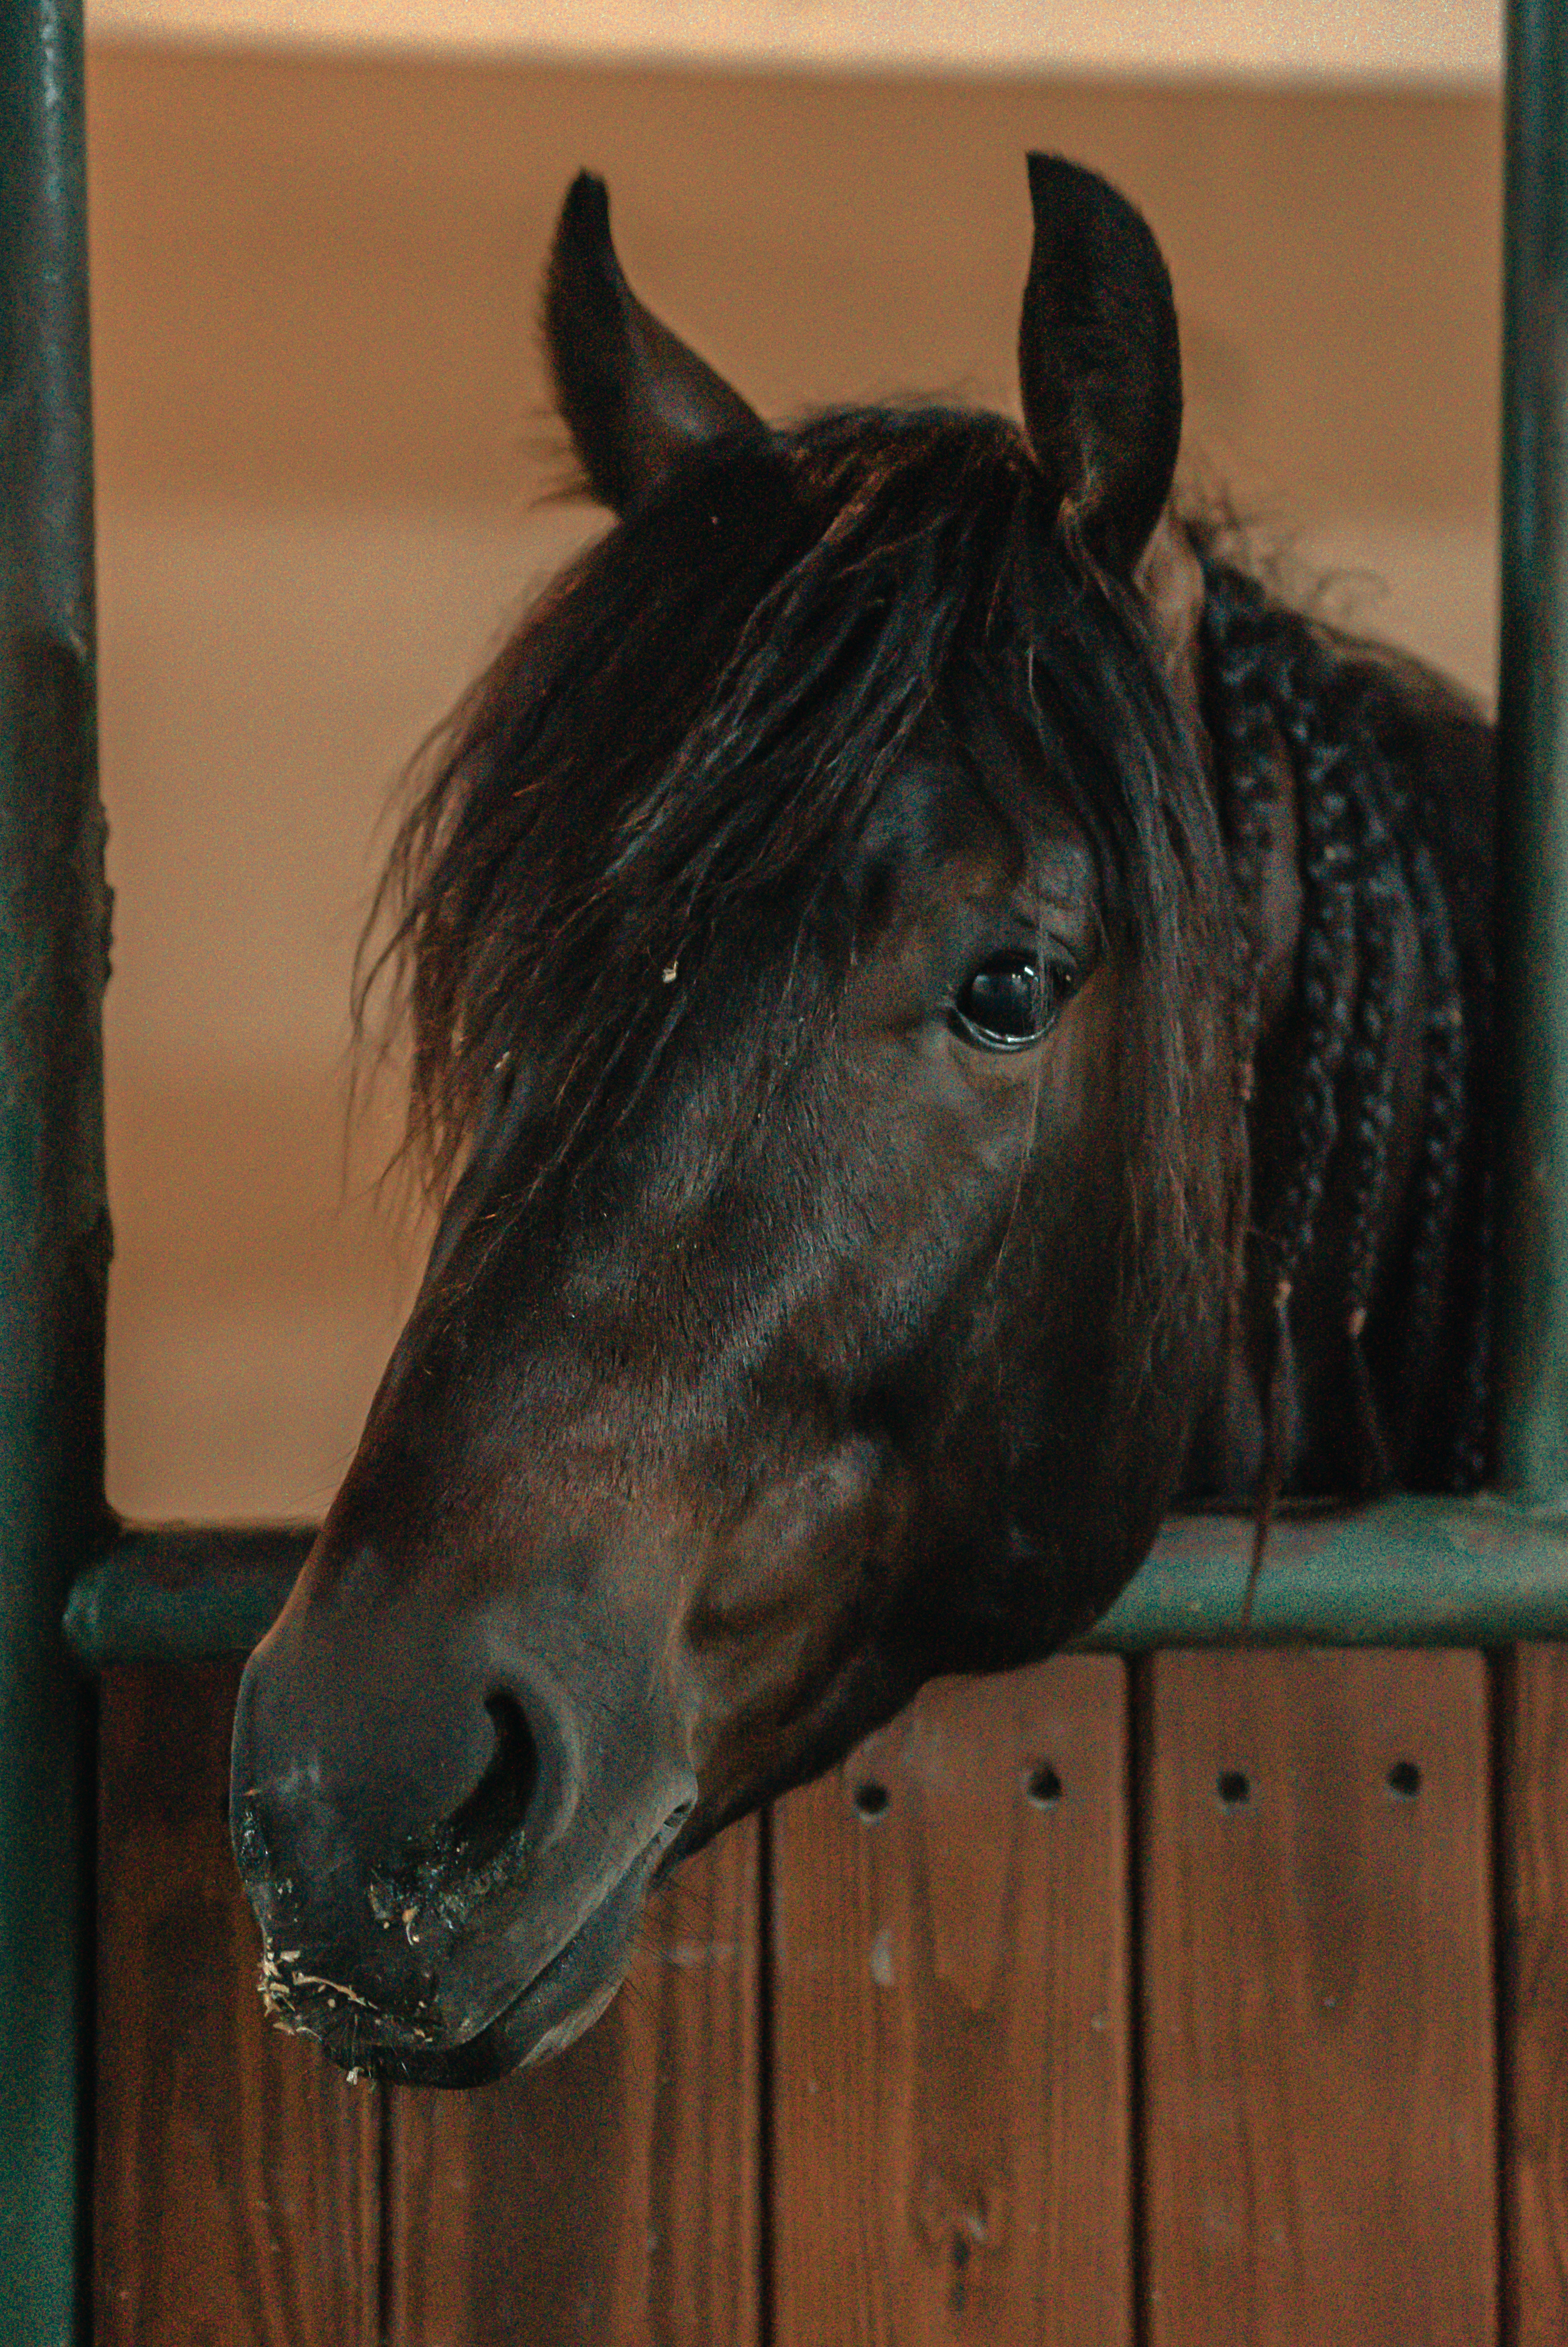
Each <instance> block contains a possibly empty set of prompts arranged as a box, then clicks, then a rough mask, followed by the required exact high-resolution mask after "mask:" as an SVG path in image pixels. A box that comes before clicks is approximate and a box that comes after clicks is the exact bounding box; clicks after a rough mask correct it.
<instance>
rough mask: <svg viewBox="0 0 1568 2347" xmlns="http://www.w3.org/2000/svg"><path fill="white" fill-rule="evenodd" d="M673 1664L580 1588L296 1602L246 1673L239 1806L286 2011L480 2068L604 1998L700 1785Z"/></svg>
mask: <svg viewBox="0 0 1568 2347" xmlns="http://www.w3.org/2000/svg"><path fill="white" fill-rule="evenodd" d="M302 1586H303V1584H302ZM547 1654H548V1663H547V1662H546V1660H545V1659H544V1657H545V1655H547ZM657 1676H658V1675H657V1673H656V1671H655V1670H654V1669H653V1668H652V1667H651V1655H650V1653H649V1652H648V1650H647V1646H646V1645H645V1644H644V1642H643V1641H641V1640H638V1639H631V1638H629V1637H628V1636H627V1635H626V1633H625V1625H624V1624H622V1625H620V1633H619V1635H615V1634H614V1633H613V1632H612V1628H611V1625H610V1624H607V1623H603V1622H599V1623H595V1622H593V1621H592V1619H591V1617H590V1616H589V1614H588V1612H587V1609H586V1608H585V1607H584V1605H583V1604H582V1601H581V1600H580V1597H574V1598H573V1599H572V1600H571V1602H570V1603H568V1602H567V1599H566V1594H565V1593H564V1592H559V1591H558V1592H555V1593H542V1594H538V1595H536V1597H535V1599H534V1600H533V1601H532V1602H531V1603H529V1604H525V1605H522V1606H518V1607H509V1608H506V1609H500V1608H495V1609H490V1610H487V1611H486V1612H485V1613H483V1614H477V1615H476V1616H475V1617H474V1618H473V1619H471V1620H470V1621H469V1622H467V1623H466V1624H461V1625H458V1626H457V1627H456V1628H454V1627H453V1626H452V1625H451V1624H439V1625H438V1624H435V1623H434V1622H425V1623H424V1624H421V1623H420V1622H419V1620H418V1618H417V1616H416V1615H415V1614H411V1613H410V1612H409V1611H408V1610H407V1609H406V1608H402V1607H399V1608H393V1609H389V1610H388V1611H386V1612H381V1611H380V1610H379V1609H377V1610H375V1611H374V1612H373V1613H372V1614H370V1615H369V1617H368V1618H362V1619H360V1620H358V1621H357V1622H356V1621H354V1620H353V1618H352V1616H351V1614H350V1613H349V1611H348V1609H347V1608H345V1607H342V1606H334V1607H332V1608H314V1609H313V1607H312V1606H311V1605H310V1604H309V1601H308V1599H306V1600H301V1599H300V1597H299V1596H298V1594H297V1595H296V1598H295V1599H293V1600H291V1603H290V1605H289V1607H288V1608H287V1609H286V1610H285V1612H284V1614H283V1615H282V1617H281V1619H280V1621H279V1622H278V1624H276V1625H275V1626H274V1628H273V1630H272V1632H271V1633H270V1634H269V1635H268V1637H267V1638H266V1639H265V1640H264V1641H263V1642H262V1644H261V1645H260V1646H259V1647H258V1648H257V1650H256V1652H255V1654H254V1655H252V1656H251V1661H250V1663H249V1664H248V1665H247V1666H246V1671H245V1676H244V1678H243V1680H242V1682H241V1691H240V1701H239V1706H238V1708H237V1711H236V1714H235V1726H234V1748H233V1778H232V1799H231V1831H232V1838H233V1843H234V1851H235V1856H236V1858H237V1860H238V1861H239V1866H240V1870H241V1875H242V1876H243V1878H244V1881H245V1886H246V1889H247V1891H248V1892H249V1895H250V1898H251V1905H252V1907H253V1908H254V1910H255V1912H256V1917H257V1921H258V1922H259V1923H260V1925H261V1945H262V1954H261V1992H262V1995H263V1998H264V2000H265V2002H266V2004H267V2005H268V2008H269V2011H270V2012H271V2013H272V2016H273V2018H274V2019H275V2020H276V2021H277V2022H278V2024H279V2025H280V2026H282V2027H283V2028H285V2029H292V2030H297V2031H301V2032H303V2033H306V2034H311V2035H313V2036H315V2037H317V2038H319V2039H320V2041H321V2043H322V2045H323V2050H324V2051H325V2052H326V2053H327V2054H328V2055H330V2056H331V2058H332V2059H333V2061H335V2062H337V2063H339V2064H340V2065H343V2067H344V2068H346V2069H349V2070H351V2071H354V2070H362V2071H365V2072H368V2073H370V2074H371V2075H376V2076H380V2077H385V2078H396V2079H404V2080H407V2081H409V2082H411V2083H414V2084H421V2085H435V2086H443V2085H451V2086H474V2085H479V2084H482V2083H484V2082H485V2081H486V2080H487V2079H489V2078H493V2077H497V2076H499V2075H502V2074H503V2073H504V2072H505V2071H507V2070H509V2069H512V2068H514V2067H516V2066H517V2065H519V2064H521V2063H527V2062H529V2061H536V2060H538V2059H540V2058H542V2057H543V2056H544V2055H546V2054H548V2053H553V2052H556V2051H558V2050H559V2048H560V2047H561V2046H563V2045H567V2044H569V2042H570V2041H571V2039H572V2038H573V2037H575V2036H576V2035H578V2034H579V2033H580V2031H581V2030H583V2029H585V2028H587V2027H588V2026H589V2024H590V2023H591V2022H592V2021H594V2020H595V2019H597V2018H598V2016H599V2014H600V2013H601V2012H602V2011H603V2010H604V2007H605V2006H606V2005H607V2004H609V2002H610V1998H611V1997H612V1996H613V1995H614V1993H615V1991H616V1989H617V1988H618V1987H619V1985H620V1980H621V1977H622V1975H623V1973H624V1970H625V1966H626V1963H627V1961H628V1957H629V1953H630V1945H631V1941H632V1937H633V1934H634V1932H635V1930H636V1926H637V1922H638V1918H639V1916H640V1914H641V1908H642V1903H643V1900H644V1898H645V1896H646V1892H647V1889H648V1885H649V1882H650V1881H651V1877H652V1875H653V1872H654V1870H655V1869H656V1868H657V1866H658V1865H659V1862H660V1860H661V1859H662V1858H663V1856H664V1855H665V1853H666V1851H667V1850H668V1849H669V1848H670V1845H671V1842H672V1841H673V1840H674V1839H675V1837H676V1835H677V1834H678V1833H679V1831H680V1829H681V1827H682V1824H683V1823H684V1822H685V1820H686V1819H687V1817H688V1816H689V1814H690V1812H691V1810H692V1806H693V1804H694V1802H695V1800H696V1796H697V1786H696V1780H695V1777H694V1775H693V1773H692V1767H691V1764H690V1760H689V1758H688V1757H687V1755H686V1751H685V1748H684V1739H683V1737H682V1735H681V1733H680V1732H679V1727H678V1724H677V1721H676V1718H675V1716H674V1707H673V1706H672V1705H664V1706H659V1705H658V1704H657V1703H656V1702H651V1699H650V1688H651V1686H654V1685H656V1682H657Z"/></svg>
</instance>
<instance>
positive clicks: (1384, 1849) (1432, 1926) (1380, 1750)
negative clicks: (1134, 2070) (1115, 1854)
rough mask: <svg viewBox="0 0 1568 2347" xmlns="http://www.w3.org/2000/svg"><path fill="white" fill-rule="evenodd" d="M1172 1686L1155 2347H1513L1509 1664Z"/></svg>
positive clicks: (1154, 2011)
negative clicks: (1504, 1863)
mask: <svg viewBox="0 0 1568 2347" xmlns="http://www.w3.org/2000/svg"><path fill="white" fill-rule="evenodd" d="M1150 1676H1151V1704H1150V1712H1149V1748H1148V1752H1147V1756H1146V1768H1147V1777H1146V1783H1145V1788H1144V1793H1145V1799H1144V1809H1143V1815H1144V1819H1145V1838H1144V1845H1143V1847H1144V1862H1143V1881H1144V1900H1143V1907H1144V1917H1145V1939H1144V1959H1145V1961H1144V1982H1143V2001H1144V2004H1143V2009H1144V2054H1145V2065H1146V2097H1147V2098H1146V2155H1145V2176H1146V2196H1147V2199H1146V2216H1145V2222H1146V2243H1147V2258H1146V2271H1147V2284H1148V2306H1147V2321H1148V2337H1149V2340H1150V2342H1151V2347H1230V2342H1236V2343H1237V2347H1240V2342H1246V2347H1303V2342H1307V2341H1311V2342H1327V2341H1336V2340H1345V2341H1354V2342H1356V2347H1385V2342H1386V2347H1412V2342H1417V2341H1419V2342H1421V2347H1485V2342H1489V2341H1493V2340H1495V2338H1496V2336H1497V2320H1498V2304H1497V2301H1498V2274H1497V2263H1498V2260H1497V2185H1496V2146H1495V2089H1494V2072H1495V2055H1494V2043H1493V2041H1494V2034H1495V2033H1494V2012H1493V1988H1492V1966H1491V1871H1490V1842H1491V1836H1490V1800H1489V1787H1490V1768H1489V1706H1488V1694H1487V1681H1486V1664H1485V1658H1484V1657H1483V1656H1482V1655H1477V1654H1460V1653H1444V1652H1436V1653H1430V1654H1419V1655H1392V1654H1358V1655H1326V1654H1320V1653H1301V1654H1275V1655H1262V1654H1254V1655H1245V1654H1241V1655H1197V1654H1172V1655H1163V1656H1160V1657H1158V1658H1157V1659H1156V1660H1155V1661H1154V1662H1153V1664H1152V1665H1150Z"/></svg>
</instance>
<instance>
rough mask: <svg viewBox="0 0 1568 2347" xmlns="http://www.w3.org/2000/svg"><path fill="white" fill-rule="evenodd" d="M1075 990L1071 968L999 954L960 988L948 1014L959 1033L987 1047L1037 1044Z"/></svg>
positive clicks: (1024, 956) (1012, 1048)
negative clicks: (1041, 963)
mask: <svg viewBox="0 0 1568 2347" xmlns="http://www.w3.org/2000/svg"><path fill="white" fill-rule="evenodd" d="M1071 991H1072V972H1071V970H1070V969H1066V968H1065V967H1064V966H1063V965H1062V964H1061V963H1060V962H1055V963H1052V962H1048V963H1046V964H1045V965H1044V966H1043V967H1042V966H1041V965H1040V963H1039V962H1037V961H1036V960H1035V959H1034V958H1033V957H1032V956H1031V955H1029V954H1000V955H999V956H998V958H997V959H996V960H995V961H988V962H986V963H984V964H983V965H982V967H981V968H980V969H977V970H976V971H975V973H974V975H973V977H972V978H970V979H968V980H967V981H966V982H965V984H964V985H963V986H962V987H961V988H960V989H959V990H958V995H957V996H956V998H955V999H954V1002H953V1008H952V1010H951V1012H950V1014H949V1017H948V1024H949V1026H951V1028H952V1029H953V1031H954V1033H955V1034H958V1035H961V1036H962V1037H963V1038H964V1040H965V1041H966V1042H968V1043H978V1044H979V1047H980V1049H981V1050H982V1051H1024V1050H1026V1049H1027V1048H1028V1046H1029V1045H1030V1043H1038V1042H1039V1040H1040V1037H1041V1036H1042V1035H1043V1034H1045V1033H1046V1031H1047V1030H1048V1029H1049V1028H1050V1025H1051V1024H1052V1022H1053V1020H1055V1018H1056V1015H1057V1013H1058V1011H1059V1010H1061V1006H1062V1004H1063V1003H1064V1002H1065V1001H1066V1000H1067V998H1068V996H1069V995H1070V994H1071Z"/></svg>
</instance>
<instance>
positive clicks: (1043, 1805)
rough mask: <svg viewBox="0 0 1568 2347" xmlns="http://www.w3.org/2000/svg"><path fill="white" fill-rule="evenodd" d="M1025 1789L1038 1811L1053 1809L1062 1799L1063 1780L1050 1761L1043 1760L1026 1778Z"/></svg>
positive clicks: (1024, 1781)
mask: <svg viewBox="0 0 1568 2347" xmlns="http://www.w3.org/2000/svg"><path fill="white" fill-rule="evenodd" d="M1023 1789H1024V1793H1025V1796H1026V1797H1027V1799H1030V1800H1031V1801H1032V1802H1033V1803H1034V1806H1035V1808H1036V1809H1055V1807H1056V1805H1057V1803H1058V1801H1060V1800H1061V1778H1060V1777H1059V1776H1058V1775H1057V1773H1056V1771H1055V1769H1054V1768H1052V1767H1051V1765H1050V1761H1049V1760H1042V1761H1041V1762H1040V1766H1039V1768H1031V1769H1030V1772H1029V1774H1028V1776H1027V1777H1026V1778H1024V1780H1023Z"/></svg>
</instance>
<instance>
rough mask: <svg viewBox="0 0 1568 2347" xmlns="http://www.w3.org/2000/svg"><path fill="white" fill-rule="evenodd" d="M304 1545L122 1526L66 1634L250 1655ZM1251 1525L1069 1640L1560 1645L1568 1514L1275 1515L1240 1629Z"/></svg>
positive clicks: (1165, 1559)
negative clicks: (1566, 1518) (1554, 1641)
mask: <svg viewBox="0 0 1568 2347" xmlns="http://www.w3.org/2000/svg"><path fill="white" fill-rule="evenodd" d="M312 1539H313V1532H312V1529H311V1527H309V1526H308V1525H259V1526H255V1527H243V1528H242V1527H238V1526H236V1527H233V1528H225V1529H219V1530H216V1531H206V1530H203V1529H201V1528H200V1527H188V1526H170V1527H168V1528H166V1529H162V1530H150V1531H145V1532H130V1533H127V1534H125V1535H123V1536H122V1537H121V1538H120V1539H119V1540H118V1541H117V1542H115V1543H114V1544H113V1546H112V1547H111V1548H109V1549H108V1550H107V1551H106V1552H105V1553H104V1554H103V1555H102V1556H100V1557H99V1558H98V1560H97V1563H95V1564H94V1565H93V1566H92V1567H91V1568H90V1570H89V1571H87V1573H83V1575H82V1577H81V1579H80V1580H79V1581H78V1582H77V1585H76V1587H75V1588H74V1589H73V1590H72V1592H71V1597H70V1604H69V1606H68V1607H67V1614H66V1632H67V1638H68V1639H69V1641H70V1645H71V1648H72V1651H73V1652H74V1654H75V1655H76V1656H77V1661H78V1662H79V1663H80V1665H81V1666H82V1668H83V1669H84V1670H88V1671H101V1670H106V1669H108V1668H109V1667H110V1665H113V1664H116V1663H149V1662H167V1663H173V1662H190V1661H195V1660H200V1659H201V1658H204V1657H210V1656H212V1655H242V1654H246V1653H248V1652H249V1650H250V1648H251V1646H253V1645H255V1643H256V1641H257V1639H258V1638H260V1637H261V1635H263V1633H264V1632H265V1631H266V1630H267V1628H268V1626H269V1625H270V1624H271V1623H272V1621H273V1619H274V1618H275V1616H276V1614H277V1613H278V1610H279V1608H280V1607H281V1605H282V1603H283V1600H284V1598H285V1597H286V1596H287V1595H288V1594H289V1589H290V1586H291V1584H292V1581H293V1578H294V1575H295V1573H297V1572H298V1571H299V1568H300V1566H301V1565H302V1563H303V1562H304V1559H305V1556H306V1555H307V1553H308V1552H309V1549H310V1545H311V1542H312ZM1251 1547H1252V1523H1251V1520H1250V1518H1247V1517H1244V1516H1173V1517H1172V1518H1171V1520H1170V1521H1169V1522H1168V1523H1167V1524H1166V1525H1165V1527H1164V1529H1163V1532H1161V1534H1160V1537H1159V1540H1158V1541H1157V1542H1155V1545H1154V1551H1153V1555H1152V1556H1151V1557H1150V1558H1149V1560H1148V1562H1147V1563H1146V1564H1145V1565H1144V1566H1143V1570H1142V1571H1141V1572H1140V1573H1139V1574H1138V1575H1137V1577H1136V1579H1135V1580H1134V1581H1132V1583H1131V1584H1130V1585H1129V1586H1128V1588H1126V1589H1125V1590H1124V1591H1123V1592H1122V1595H1121V1597H1120V1598H1119V1599H1118V1601H1117V1603H1116V1604H1114V1605H1113V1606H1112V1609H1111V1611H1110V1612H1109V1614H1106V1615H1105V1616H1104V1618H1103V1619H1102V1621H1100V1622H1098V1623H1096V1624H1095V1626H1094V1627H1093V1629H1092V1630H1091V1631H1090V1632H1088V1634H1087V1635H1085V1636H1084V1637H1082V1638H1081V1639H1080V1640H1078V1642H1077V1644H1078V1646H1079V1648H1080V1649H1081V1651H1085V1652H1090V1653H1098V1654H1104V1653H1112V1654H1129V1655H1132V1654H1143V1653H1146V1652H1148V1651H1149V1650H1150V1649H1151V1648H1153V1647H1156V1646H1214V1645H1241V1644H1244V1643H1245V1644H1247V1645H1258V1646H1288V1645H1322V1646H1500V1645H1512V1644H1513V1643H1514V1641H1516V1640H1518V1639H1526V1638H1563V1639H1568V1524H1565V1523H1563V1522H1557V1521H1554V1520H1542V1518H1540V1517H1538V1516H1535V1515H1532V1514H1530V1513H1528V1512H1525V1511H1523V1510H1521V1509H1517V1508H1512V1507H1509V1506H1507V1505H1505V1504H1504V1503H1503V1502H1501V1501H1497V1500H1492V1499H1481V1500H1437V1499H1422V1498H1416V1497H1412V1496H1409V1495H1400V1496H1398V1497H1396V1498H1394V1499H1391V1500H1384V1501H1378V1504H1377V1505H1376V1506H1373V1507H1368V1508H1360V1509H1356V1510H1353V1511H1352V1510H1347V1511H1343V1512H1336V1513H1325V1514H1322V1515H1313V1516H1296V1517H1286V1518H1285V1519H1284V1520H1283V1521H1282V1522H1278V1523H1276V1526H1275V1528H1274V1531H1273V1532H1271V1533H1270V1535H1269V1545H1268V1558H1267V1562H1266V1564H1265V1567H1264V1571H1263V1575H1262V1578H1261V1579H1260V1581H1259V1583H1258V1585H1257V1592H1256V1596H1255V1602H1254V1605H1253V1614H1252V1626H1251V1629H1250V1631H1249V1633H1248V1634H1247V1635H1246V1638H1245V1641H1244V1639H1243V1636H1242V1629H1241V1622H1242V1607H1243V1602H1244V1600H1245V1594H1246V1581H1247V1564H1248V1560H1249V1557H1250V1554H1251Z"/></svg>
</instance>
